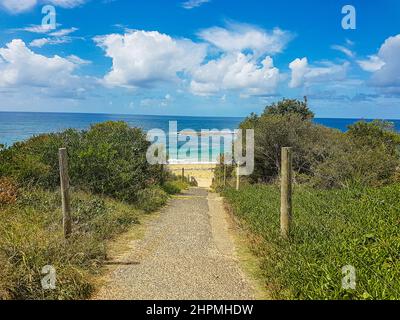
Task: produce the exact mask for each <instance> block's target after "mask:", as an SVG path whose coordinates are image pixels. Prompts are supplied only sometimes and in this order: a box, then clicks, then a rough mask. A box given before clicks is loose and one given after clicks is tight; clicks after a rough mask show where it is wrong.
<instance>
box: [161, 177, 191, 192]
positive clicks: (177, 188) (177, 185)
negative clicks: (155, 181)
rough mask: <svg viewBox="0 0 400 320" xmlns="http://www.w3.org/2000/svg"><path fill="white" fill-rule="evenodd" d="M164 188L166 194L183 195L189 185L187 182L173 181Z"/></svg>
mask: <svg viewBox="0 0 400 320" xmlns="http://www.w3.org/2000/svg"><path fill="white" fill-rule="evenodd" d="M162 187H163V189H164V191H165V192H166V193H168V194H170V195H174V194H178V193H181V192H182V190H184V189H187V188H188V184H187V183H186V182H185V181H180V180H172V181H168V182H166V183H165V184H164V185H163V186H162Z"/></svg>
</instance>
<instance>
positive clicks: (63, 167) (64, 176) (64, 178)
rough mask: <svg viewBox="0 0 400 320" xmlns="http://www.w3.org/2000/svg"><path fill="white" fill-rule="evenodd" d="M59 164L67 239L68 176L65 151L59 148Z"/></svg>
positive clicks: (69, 209)
mask: <svg viewBox="0 0 400 320" xmlns="http://www.w3.org/2000/svg"><path fill="white" fill-rule="evenodd" d="M58 156H59V163H60V182H61V200H62V213H63V227H64V237H65V239H68V238H69V237H70V235H71V232H72V219H71V204H70V198H69V176H68V156H67V149H65V148H61V149H59V152H58Z"/></svg>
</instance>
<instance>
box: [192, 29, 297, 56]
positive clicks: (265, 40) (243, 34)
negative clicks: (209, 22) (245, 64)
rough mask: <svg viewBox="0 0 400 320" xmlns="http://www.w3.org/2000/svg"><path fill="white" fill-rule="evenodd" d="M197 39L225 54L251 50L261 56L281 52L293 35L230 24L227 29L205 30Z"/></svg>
mask: <svg viewBox="0 0 400 320" xmlns="http://www.w3.org/2000/svg"><path fill="white" fill-rule="evenodd" d="M199 37H200V38H201V39H203V40H205V41H207V42H209V43H211V44H213V45H214V46H215V47H217V48H218V49H220V50H222V51H225V52H242V51H244V50H252V51H253V52H254V53H255V54H256V55H262V54H276V53H280V52H282V51H283V49H284V48H285V46H286V45H287V43H288V42H289V41H290V40H291V39H292V37H293V35H292V34H291V33H290V32H287V31H283V30H281V29H279V28H275V29H274V30H272V31H266V30H263V29H260V28H257V27H255V26H252V25H247V24H240V23H230V24H228V26H227V28H221V27H213V28H209V29H205V30H203V31H201V32H200V33H199Z"/></svg>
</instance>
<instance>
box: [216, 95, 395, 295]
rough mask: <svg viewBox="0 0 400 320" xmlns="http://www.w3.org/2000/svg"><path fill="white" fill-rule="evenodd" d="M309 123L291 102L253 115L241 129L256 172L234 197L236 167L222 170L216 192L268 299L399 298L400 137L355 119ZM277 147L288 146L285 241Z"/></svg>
mask: <svg viewBox="0 0 400 320" xmlns="http://www.w3.org/2000/svg"><path fill="white" fill-rule="evenodd" d="M312 118H313V114H312V112H311V111H309V110H308V108H307V105H306V103H303V102H300V101H295V100H283V101H281V102H279V103H277V104H273V105H271V106H268V107H267V108H266V109H265V111H264V113H263V114H261V115H260V116H257V115H255V114H252V115H250V116H249V117H248V118H247V119H246V120H245V121H243V122H242V124H241V125H240V127H241V128H242V129H254V130H255V148H256V149H255V171H254V173H253V174H252V175H251V176H250V177H241V190H240V191H238V192H237V191H235V190H234V189H233V186H234V185H235V171H234V168H233V167H232V166H227V167H226V168H224V165H223V164H220V165H218V166H217V168H216V169H215V179H214V181H215V183H214V188H215V189H216V190H218V191H221V192H222V193H223V195H224V196H225V197H226V200H227V202H228V204H229V205H230V206H231V208H232V211H233V213H234V214H235V215H237V216H239V217H240V218H241V221H242V222H243V225H244V227H245V228H246V229H249V231H250V232H249V238H250V239H251V243H252V247H253V250H254V251H255V252H256V253H257V254H258V256H259V257H260V258H261V260H262V269H263V271H264V276H265V282H266V285H268V289H269V290H270V292H271V294H272V295H273V296H274V297H276V298H283V299H399V298H400V282H399V281H398V280H397V279H398V278H399V276H400V256H399V252H400V251H399V249H400V236H399V234H400V232H399V231H400V208H399V204H398V199H400V185H399V181H400V180H399V178H400V174H399V172H400V171H399V169H400V135H399V134H398V133H397V132H395V131H394V129H393V126H392V125H391V124H390V123H388V122H384V121H372V122H365V121H361V122H358V123H356V124H354V125H352V126H350V127H349V128H348V131H347V132H346V133H343V132H340V131H338V130H334V129H330V128H327V127H324V126H321V125H317V124H315V123H313V121H312ZM282 147H292V149H293V170H294V185H295V193H294V196H293V206H294V224H293V230H292V233H291V237H290V240H289V241H285V240H283V239H282V238H281V236H280V232H279V216H280V214H279V207H280V193H279V188H278V185H279V173H280V166H281V159H280V158H281V148H282ZM224 170H226V172H227V175H226V177H227V186H226V187H224V185H223V184H222V181H223V175H224ZM347 265H352V266H354V267H355V268H356V272H357V288H356V290H344V289H342V286H341V280H342V278H343V277H344V275H343V274H342V270H341V269H342V267H344V266H347Z"/></svg>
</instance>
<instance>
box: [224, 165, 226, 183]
mask: <svg viewBox="0 0 400 320" xmlns="http://www.w3.org/2000/svg"><path fill="white" fill-rule="evenodd" d="M224 187H226V164H224Z"/></svg>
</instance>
